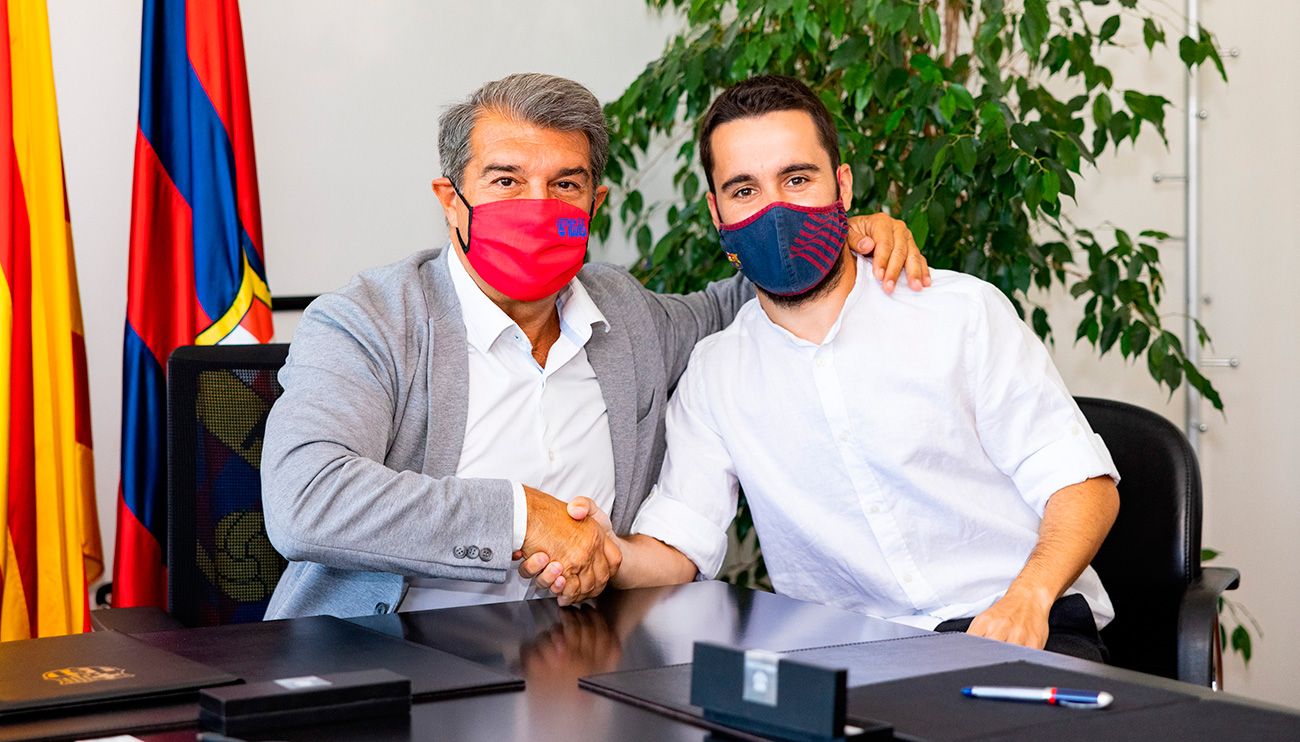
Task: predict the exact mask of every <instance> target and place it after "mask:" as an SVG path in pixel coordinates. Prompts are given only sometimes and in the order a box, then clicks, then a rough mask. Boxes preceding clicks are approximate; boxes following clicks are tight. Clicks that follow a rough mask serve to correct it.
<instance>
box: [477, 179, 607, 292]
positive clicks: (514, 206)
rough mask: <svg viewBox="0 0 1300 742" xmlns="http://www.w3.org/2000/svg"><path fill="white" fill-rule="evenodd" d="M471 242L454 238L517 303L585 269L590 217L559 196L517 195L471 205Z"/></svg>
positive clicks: (481, 272) (490, 280)
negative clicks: (583, 260) (535, 196)
mask: <svg viewBox="0 0 1300 742" xmlns="http://www.w3.org/2000/svg"><path fill="white" fill-rule="evenodd" d="M456 195H457V196H460V200H461V201H464V203H465V208H467V209H469V225H468V227H467V228H466V231H467V232H468V233H469V239H468V241H467V240H466V239H465V238H464V237H462V236H461V234H460V230H459V229H457V230H456V239H458V240H459V241H460V247H461V249H462V250H464V251H465V257H466V258H468V259H469V264H470V265H472V266H474V270H475V271H477V272H478V274H479V276H480V277H482V279H483V280H484V281H487V282H488V285H489V286H491V287H492V288H494V289H496V290H497V291H500V292H501V293H503V294H505V295H506V296H508V297H510V298H511V299H514V300H515V301H537V300H538V299H544V298H546V297H547V296H550V295H551V294H554V293H555V292H557V291H559V290H560V289H562V288H564V286H565V284H567V283H568V282H569V281H571V280H573V277H574V276H576V275H578V271H580V270H582V259H583V257H584V256H586V254H587V226H588V224H589V222H590V220H591V215H590V214H588V213H587V212H585V211H583V210H582V209H580V208H578V207H577V206H574V205H573V204H570V203H567V202H565V201H561V200H560V199H558V198H542V199H530V198H514V199H506V200H504V201H492V202H490V203H485V204H479V205H478V206H470V204H469V201H465V196H463V195H462V194H461V192H460V189H459V188H457V189H456Z"/></svg>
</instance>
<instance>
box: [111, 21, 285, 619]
mask: <svg viewBox="0 0 1300 742" xmlns="http://www.w3.org/2000/svg"><path fill="white" fill-rule="evenodd" d="M143 27H144V31H143V35H142V38H141V42H140V43H141V49H140V128H139V131H138V132H137V133H136V141H135V180H134V186H133V190H132V202H131V265H130V276H129V279H128V294H127V310H126V314H127V317H126V342H125V347H124V350H123V369H122V396H123V400H122V482H121V497H120V499H119V502H118V509H117V551H116V558H115V561H114V568H113V604H114V605H115V606H119V607H122V606H136V605H157V606H165V605H166V597H167V593H166V572H165V563H164V562H165V555H166V553H167V478H166V472H165V463H166V435H167V420H166V396H165V390H166V369H167V358H168V356H169V355H170V354H171V352H172V351H173V350H174V349H176V348H177V347H178V346H181V345H191V344H199V345H212V344H217V343H253V342H263V343H264V342H269V341H270V339H271V295H270V291H269V290H268V289H267V284H266V268H265V265H264V263H263V260H262V256H263V252H262V224H261V215H260V213H259V207H258V197H257V169H256V166H255V164H254V158H253V129H252V121H251V117H250V115H249V107H248V80H247V77H246V75H245V70H244V46H243V33H242V31H241V28H240V23H239V6H238V4H237V3H236V2H235V1H234V0H188V2H187V1H186V0H145V3H144V24H143Z"/></svg>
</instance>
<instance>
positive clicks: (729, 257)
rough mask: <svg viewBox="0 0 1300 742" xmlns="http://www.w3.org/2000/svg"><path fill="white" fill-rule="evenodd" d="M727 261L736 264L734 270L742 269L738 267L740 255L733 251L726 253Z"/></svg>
mask: <svg viewBox="0 0 1300 742" xmlns="http://www.w3.org/2000/svg"><path fill="white" fill-rule="evenodd" d="M727 261H728V262H730V263H731V264H732V265H734V266H736V270H744V269H743V268H741V267H740V256H739V255H737V254H735V253H734V252H729V253H727Z"/></svg>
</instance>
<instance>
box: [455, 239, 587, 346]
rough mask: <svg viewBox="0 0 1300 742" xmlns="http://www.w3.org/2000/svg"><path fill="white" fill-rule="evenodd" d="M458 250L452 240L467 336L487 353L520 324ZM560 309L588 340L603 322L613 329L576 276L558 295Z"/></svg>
mask: <svg viewBox="0 0 1300 742" xmlns="http://www.w3.org/2000/svg"><path fill="white" fill-rule="evenodd" d="M455 252H456V251H455V248H453V247H452V246H451V245H450V244H448V245H447V249H446V253H447V256H446V259H447V268H448V270H449V271H450V272H451V285H452V287H453V288H454V289H455V290H456V299H457V300H458V301H459V302H460V312H461V317H462V318H463V319H464V322H465V339H466V340H467V341H468V342H469V344H470V345H472V346H474V348H475V349H477V350H478V351H479V352H480V353H487V352H488V351H489V350H490V349H491V348H492V345H493V343H495V342H496V341H497V338H499V337H501V334H502V333H503V332H505V331H506V330H509V329H511V328H514V327H518V325H516V324H515V321H514V320H512V319H510V315H508V314H506V313H505V312H503V311H501V307H498V306H497V305H496V303H495V302H493V301H492V300H491V299H489V298H488V297H487V294H484V293H483V290H482V289H480V288H479V287H478V284H476V283H474V279H473V278H470V275H469V272H468V271H466V270H465V266H464V265H463V264H461V262H460V258H459V257H458V256H457V255H456V254H455ZM556 309H557V311H559V313H560V325H561V327H562V328H567V329H569V330H571V331H573V332H576V333H578V334H579V335H580V336H581V337H582V340H583V341H584V343H585V341H586V340H587V339H589V338H590V337H591V328H592V326H593V325H596V324H598V323H599V324H601V325H603V326H604V328H603V329H604V330H605V332H609V322H608V321H607V320H606V319H605V315H604V314H603V313H601V311H600V308H599V307H597V306H596V302H595V301H593V300H592V298H591V295H590V294H588V293H587V288H586V287H585V286H583V285H582V283H581V282H580V281H579V280H578V279H577V278H576V277H575V278H574V279H573V280H571V281H569V285H568V286H566V287H565V288H564V290H563V291H561V292H560V295H559V296H558V297H557V298H556Z"/></svg>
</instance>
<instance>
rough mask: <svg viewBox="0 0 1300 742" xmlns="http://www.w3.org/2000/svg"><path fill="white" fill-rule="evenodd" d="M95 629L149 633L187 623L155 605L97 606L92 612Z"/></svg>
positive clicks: (179, 627)
mask: <svg viewBox="0 0 1300 742" xmlns="http://www.w3.org/2000/svg"><path fill="white" fill-rule="evenodd" d="M90 627H91V629H92V630H93V631H120V632H122V633H123V634H147V633H149V632H152V631H172V630H173V629H183V628H185V624H183V623H181V622H180V621H177V620H176V619H175V618H174V617H172V616H171V614H169V613H167V612H166V611H164V610H163V609H161V608H158V607H155V606H141V607H138V608H97V609H95V610H93V611H91V612H90Z"/></svg>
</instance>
